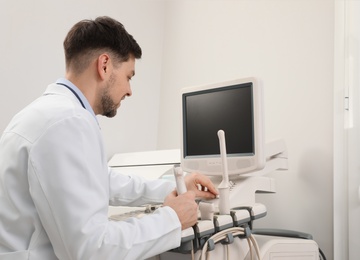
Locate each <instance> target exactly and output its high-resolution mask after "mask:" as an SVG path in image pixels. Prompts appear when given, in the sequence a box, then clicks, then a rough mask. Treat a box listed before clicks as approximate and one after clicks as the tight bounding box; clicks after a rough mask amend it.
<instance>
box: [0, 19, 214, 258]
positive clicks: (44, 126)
mask: <svg viewBox="0 0 360 260" xmlns="http://www.w3.org/2000/svg"><path fill="white" fill-rule="evenodd" d="M64 49H65V59H66V76H65V78H61V79H59V80H58V81H57V82H56V83H54V84H51V85H49V86H48V88H47V89H46V91H45V93H44V95H43V96H42V97H40V98H38V99H37V100H35V101H34V102H33V103H31V104H30V105H29V106H27V107H26V108H25V109H23V110H22V111H20V112H19V113H18V114H17V115H16V116H15V117H14V118H13V119H12V121H11V122H10V124H9V125H8V127H7V128H6V130H5V131H4V133H3V135H2V137H1V140H0V158H1V159H0V160H1V161H0V259H1V260H5V259H6V260H7V259H16V260H19V259H36V260H42V259H46V260H49V259H145V258H148V257H150V256H153V255H156V254H159V253H161V252H163V251H167V250H169V249H171V248H175V247H177V246H179V245H180V239H181V230H182V229H185V228H188V227H191V226H192V225H194V224H195V223H196V219H197V204H196V203H195V201H194V199H195V197H204V198H214V196H215V195H216V194H217V191H216V189H215V188H214V186H213V184H212V183H211V181H210V180H209V179H208V178H206V177H205V176H203V175H200V174H191V175H189V176H187V178H186V186H187V189H188V190H189V191H188V192H187V193H185V194H182V195H179V196H177V194H176V192H175V191H174V187H175V186H174V184H173V183H171V182H166V181H164V180H153V181H146V180H144V179H141V178H139V177H136V176H125V175H122V174H116V173H114V172H113V171H112V170H111V169H109V168H108V167H107V161H106V155H105V151H104V147H103V140H102V137H101V132H100V129H99V125H98V122H97V119H96V117H95V115H104V116H107V117H113V116H115V115H116V111H117V109H118V108H119V107H120V103H121V101H122V100H123V99H124V98H125V97H127V96H131V88H130V80H131V78H132V77H133V76H134V75H135V59H139V58H141V49H140V47H139V45H138V44H137V43H136V41H135V40H134V39H133V37H132V36H131V35H130V34H128V33H127V31H126V30H125V29H124V27H123V26H122V24H120V23H119V22H117V21H115V20H113V19H111V18H109V17H99V18H97V19H95V20H94V21H93V20H83V21H80V22H79V23H77V24H76V25H74V27H73V28H72V29H71V30H70V31H69V33H68V35H67V36H66V39H65V41H64ZM199 185H200V186H202V188H205V187H206V188H207V190H208V191H206V192H205V191H201V190H202V189H198V186H199ZM151 202H164V203H163V207H161V208H159V209H158V210H156V211H155V212H154V213H153V214H150V215H148V216H145V217H143V218H141V219H136V218H132V219H128V220H127V221H119V222H114V221H109V220H108V218H107V214H108V205H109V203H110V204H111V205H134V206H135V205H142V204H144V203H151Z"/></svg>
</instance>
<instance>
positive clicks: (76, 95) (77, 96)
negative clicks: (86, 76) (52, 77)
mask: <svg viewBox="0 0 360 260" xmlns="http://www.w3.org/2000/svg"><path fill="white" fill-rule="evenodd" d="M56 84H58V85H62V86H64V87H66V88H68V89H69V90H70V91H71V92H72V93H73V94H74V95H75V97H76V98H77V99H78V100H79V102H80V103H81V105H82V107H83V108H85V109H86V107H85V105H84V103H83V102H82V100H81V98H80V97H79V95H78V94H77V93H76V92H75V90H73V89H72V88H70V87H69V86H68V85H66V84H64V83H59V82H57V83H56Z"/></svg>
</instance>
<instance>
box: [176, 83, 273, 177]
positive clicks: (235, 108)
mask: <svg viewBox="0 0 360 260" xmlns="http://www.w3.org/2000/svg"><path fill="white" fill-rule="evenodd" d="M262 92H263V91H262V86H261V84H260V82H259V81H258V80H257V79H256V78H244V79H237V80H233V81H227V82H221V83H215V84H209V85H203V86H195V87H190V88H184V89H182V91H181V98H182V123H181V125H182V140H181V167H182V168H183V170H184V171H186V172H194V171H197V172H201V173H203V174H206V175H209V176H221V175H222V162H221V157H220V148H219V140H218V135H217V132H218V130H220V129H221V130H223V131H224V132H225V138H226V150H227V163H228V172H229V175H239V174H244V173H249V172H252V171H256V170H261V169H262V168H264V166H265V162H266V158H265V152H264V146H265V144H264V122H263V120H264V114H263V95H262Z"/></svg>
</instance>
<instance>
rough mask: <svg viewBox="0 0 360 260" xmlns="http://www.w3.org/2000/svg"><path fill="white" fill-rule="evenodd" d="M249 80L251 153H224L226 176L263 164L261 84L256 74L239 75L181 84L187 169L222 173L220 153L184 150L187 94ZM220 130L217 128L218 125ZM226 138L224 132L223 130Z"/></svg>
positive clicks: (183, 137)
mask: <svg viewBox="0 0 360 260" xmlns="http://www.w3.org/2000/svg"><path fill="white" fill-rule="evenodd" d="M249 84H251V91H252V101H251V102H252V116H253V118H252V119H253V120H252V121H253V126H252V127H253V149H254V153H253V154H248V153H244V154H229V153H228V154H227V163H228V171H229V172H228V174H229V176H233V175H240V174H246V173H250V172H253V171H258V170H261V169H263V168H264V167H265V164H266V157H265V154H266V153H265V151H264V150H265V141H264V140H265V137H264V135H265V131H264V104H263V87H262V84H261V82H260V80H258V79H257V78H255V77H249V78H241V79H235V80H230V81H224V82H218V83H213V84H206V85H201V86H193V87H187V88H183V89H182V90H181V144H180V146H181V149H180V151H181V167H182V168H183V170H184V171H186V172H200V173H203V174H205V175H208V176H222V161H221V156H220V154H216V155H214V154H210V155H209V154H207V155H205V154H204V155H195V156H187V155H186V154H185V152H186V148H185V147H186V134H187V133H186V122H185V121H186V120H185V116H186V115H185V111H186V109H185V103H186V97H187V96H191V95H195V94H196V93H204V92H207V93H208V92H213V91H214V92H216V91H221V89H227V88H229V87H234V88H236V87H235V86H238V87H245V86H249ZM219 130H220V129H219ZM225 138H226V132H225Z"/></svg>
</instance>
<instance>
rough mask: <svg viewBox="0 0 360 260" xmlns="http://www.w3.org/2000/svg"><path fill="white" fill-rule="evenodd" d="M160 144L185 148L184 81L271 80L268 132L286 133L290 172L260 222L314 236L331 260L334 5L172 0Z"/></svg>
mask: <svg viewBox="0 0 360 260" xmlns="http://www.w3.org/2000/svg"><path fill="white" fill-rule="evenodd" d="M165 12H166V29H165V40H164V46H165V49H164V61H163V77H162V79H163V83H162V91H161V95H162V96H161V106H160V108H161V109H160V124H159V137H158V139H159V143H158V144H159V148H161V149H164V148H178V147H180V143H179V136H180V120H179V115H180V99H179V90H180V89H181V88H182V87H186V86H191V85H198V84H204V83H208V82H216V81H222V80H228V79H233V78H238V77H247V76H257V77H259V78H261V79H262V80H263V83H264V88H265V113H266V137H267V139H268V140H271V139H274V138H278V137H282V138H284V139H285V141H286V143H287V146H288V152H289V158H290V159H289V170H288V171H286V172H277V173H274V174H272V176H274V177H275V179H276V184H277V194H275V195H261V196H260V195H259V196H258V200H259V201H260V202H263V203H264V204H265V205H266V206H267V208H268V216H267V217H266V218H264V219H262V220H259V221H258V222H257V223H256V226H263V227H273V228H284V229H293V230H299V231H303V232H308V233H311V234H313V236H314V238H315V240H316V241H317V242H318V243H319V245H320V247H321V248H322V249H323V251H324V252H325V254H326V255H327V257H328V259H332V255H333V252H332V249H333V242H332V241H333V240H332V229H333V226H332V220H333V219H332V201H333V200H332V196H333V195H332V194H333V193H332V178H333V173H332V162H333V161H332V152H333V139H332V138H333V131H332V129H333V128H332V126H333V125H332V123H333V59H334V58H333V57H334V50H333V45H334V39H333V37H334V35H333V34H334V3H333V2H332V1H328V0H327V1H325V0H323V1H320V0H316V1H303V0H297V1H295V0H294V1H281V0H273V1H245V0H244V1H186V0H183V1H168V2H166V10H165Z"/></svg>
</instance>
